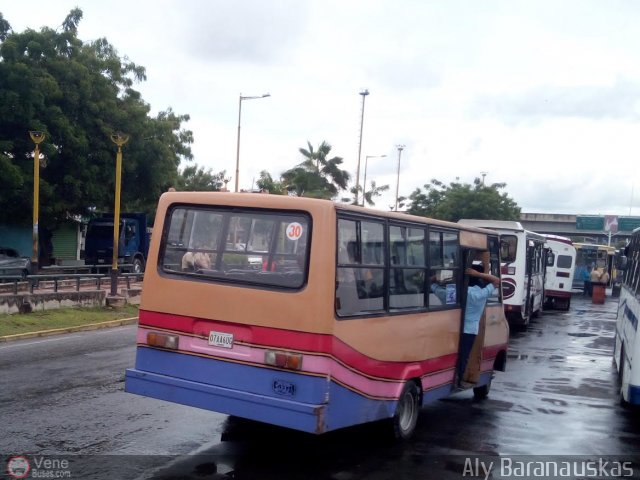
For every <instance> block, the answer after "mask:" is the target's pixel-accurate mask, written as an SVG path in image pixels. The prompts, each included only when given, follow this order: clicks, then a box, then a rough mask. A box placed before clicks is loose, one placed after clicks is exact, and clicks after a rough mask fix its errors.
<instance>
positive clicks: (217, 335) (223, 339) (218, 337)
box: [209, 332, 233, 348]
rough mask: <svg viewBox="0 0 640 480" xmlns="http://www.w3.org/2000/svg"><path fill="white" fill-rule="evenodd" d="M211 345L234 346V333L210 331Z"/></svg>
mask: <svg viewBox="0 0 640 480" xmlns="http://www.w3.org/2000/svg"><path fill="white" fill-rule="evenodd" d="M209 345H213V346H215V347H222V348H233V334H231V333H223V332H209Z"/></svg>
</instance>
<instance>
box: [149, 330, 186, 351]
mask: <svg viewBox="0 0 640 480" xmlns="http://www.w3.org/2000/svg"><path fill="white" fill-rule="evenodd" d="M178 340H179V338H178V336H177V335H168V334H166V333H158V332H149V333H147V344H148V345H151V346H152V347H162V348H169V349H171V350H178V343H179V342H178Z"/></svg>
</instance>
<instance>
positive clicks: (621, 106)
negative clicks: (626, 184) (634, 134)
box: [471, 80, 640, 125]
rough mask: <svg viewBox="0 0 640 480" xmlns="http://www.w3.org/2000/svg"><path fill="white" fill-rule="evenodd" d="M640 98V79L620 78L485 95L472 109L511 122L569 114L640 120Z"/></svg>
mask: <svg viewBox="0 0 640 480" xmlns="http://www.w3.org/2000/svg"><path fill="white" fill-rule="evenodd" d="M639 98H640V82H637V81H628V80H618V81H617V82H616V83H615V84H613V85H610V86H589V85H580V86H570V87H562V86H545V87H539V88H534V89H530V90H528V91H526V92H523V93H521V94H515V95H510V94H501V95H485V96H481V97H479V98H478V99H477V100H476V101H475V102H474V103H473V105H472V107H471V111H472V114H473V115H475V116H477V117H482V116H488V117H496V118H498V119H500V120H501V121H503V122H504V123H506V124H509V125H513V124H518V123H522V122H529V123H537V122H540V121H542V120H545V119H551V118H569V117H572V118H584V119H592V120H604V119H618V120H627V121H632V122H638V121H640V104H639V102H638V99H639Z"/></svg>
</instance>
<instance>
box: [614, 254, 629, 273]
mask: <svg viewBox="0 0 640 480" xmlns="http://www.w3.org/2000/svg"><path fill="white" fill-rule="evenodd" d="M616 263H617V265H616V268H617V269H619V270H624V269H626V268H627V257H625V256H624V255H623V256H620V257H618V261H617V262H616Z"/></svg>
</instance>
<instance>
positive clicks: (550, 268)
mask: <svg viewBox="0 0 640 480" xmlns="http://www.w3.org/2000/svg"><path fill="white" fill-rule="evenodd" d="M544 237H545V238H546V248H547V273H546V277H545V281H544V302H545V306H549V307H552V308H558V309H562V310H569V307H570V305H571V291H572V290H573V288H572V287H573V275H574V271H575V266H576V247H574V246H573V242H572V241H571V239H570V238H567V237H560V236H558V235H544Z"/></svg>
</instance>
